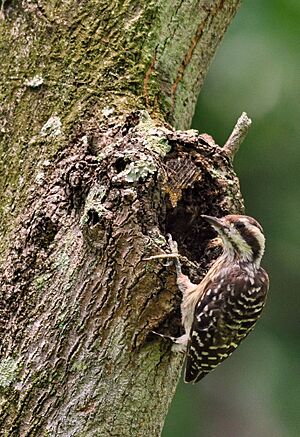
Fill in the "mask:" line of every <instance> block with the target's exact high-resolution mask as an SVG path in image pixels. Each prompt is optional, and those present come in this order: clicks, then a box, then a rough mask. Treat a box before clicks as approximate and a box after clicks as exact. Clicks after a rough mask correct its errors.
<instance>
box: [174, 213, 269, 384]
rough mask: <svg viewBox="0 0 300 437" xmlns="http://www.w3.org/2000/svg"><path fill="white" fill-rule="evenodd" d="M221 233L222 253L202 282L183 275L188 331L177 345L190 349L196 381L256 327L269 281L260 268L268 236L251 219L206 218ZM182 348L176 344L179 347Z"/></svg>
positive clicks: (189, 365)
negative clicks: (198, 282) (196, 281)
mask: <svg viewBox="0 0 300 437" xmlns="http://www.w3.org/2000/svg"><path fill="white" fill-rule="evenodd" d="M203 217H204V219H205V220H207V221H208V222H209V223H210V224H211V225H212V226H213V227H214V229H215V230H216V231H217V232H218V234H219V236H220V237H221V239H222V243H223V253H222V255H221V256H220V257H219V258H218V259H217V260H216V262H215V263H214V264H213V266H212V267H211V268H210V270H209V271H208V273H207V274H206V276H205V277H204V279H203V280H202V282H201V283H200V284H199V285H195V284H192V283H191V282H189V280H188V278H187V277H186V276H185V275H183V274H182V273H181V268H180V264H179V262H178V261H177V266H176V267H177V276H178V280H177V282H178V285H179V288H180V289H181V291H182V293H183V299H182V305H181V312H182V323H183V326H184V328H185V334H184V335H183V336H182V337H180V338H178V339H176V340H175V343H176V344H177V345H179V347H180V348H181V349H185V350H186V369H185V381H186V382H194V383H195V382H198V381H199V380H200V379H202V378H203V377H204V376H205V375H207V374H208V373H209V372H210V371H212V370H214V369H215V368H216V367H217V366H218V365H219V364H220V363H221V362H222V361H224V360H225V359H226V358H227V357H229V356H230V355H231V354H232V352H233V351H234V350H235V349H236V348H237V347H238V345H239V344H240V342H241V341H242V340H243V339H244V338H245V337H246V336H247V335H248V334H249V333H250V332H251V331H252V329H253V328H254V326H255V324H256V322H257V320H258V318H259V317H260V314H261V311H262V309H263V307H264V305H265V302H266V296H267V291H268V287H269V279H268V275H267V273H266V272H265V271H264V270H263V269H262V268H261V267H260V262H261V258H262V256H263V253H264V246H265V239H264V235H263V231H262V228H261V226H260V225H259V223H257V222H256V220H254V219H253V218H251V217H247V216H241V215H228V216H225V217H223V218H221V219H218V218H216V217H209V216H203ZM177 347H178V346H177Z"/></svg>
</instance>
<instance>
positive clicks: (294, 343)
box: [163, 0, 300, 437]
mask: <svg viewBox="0 0 300 437" xmlns="http://www.w3.org/2000/svg"><path fill="white" fill-rule="evenodd" d="M299 51H300V2H299V0H285V1H283V0H264V1H261V0H260V1H259V0H248V1H244V2H243V4H242V7H241V8H240V10H239V12H238V14H237V16H236V17H235V19H234V21H233V23H232V25H231V27H230V29H229V30H228V32H227V33H226V35H225V38H224V40H223V42H222V44H221V46H220V48H219V50H218V52H217V54H216V57H215V60H214V62H213V64H212V66H211V69H210V71H209V74H208V77H207V80H206V82H205V85H204V87H203V90H202V92H201V96H200V98H199V102H198V106H197V109H196V113H195V117H194V122H193V127H194V128H196V129H198V130H199V131H200V132H207V133H210V134H211V135H213V137H214V138H215V140H216V141H217V142H218V143H219V144H224V142H225V140H226V138H227V137H228V135H229V133H230V131H231V129H232V127H233V126H234V124H235V121H236V119H237V118H238V117H239V115H240V114H241V112H242V111H246V112H247V113H248V115H249V116H250V117H251V118H252V120H253V125H252V127H251V129H250V131H249V134H248V137H247V139H246V141H245V142H244V143H243V145H242V146H241V149H240V151H239V153H238V155H237V157H236V159H235V169H236V172H237V174H238V176H239V178H240V182H241V188H242V192H243V195H244V199H245V204H246V213H247V214H249V215H252V216H254V217H256V218H257V219H258V220H259V221H260V222H261V223H262V225H263V227H264V229H265V234H266V238H267V248H266V254H265V257H264V259H263V266H264V267H265V268H266V269H267V270H268V272H269V274H270V279H271V287H270V293H269V300H268V304H267V307H266V309H265V311H264V314H263V317H262V319H261V320H260V322H259V324H258V326H257V328H256V329H255V330H254V332H253V333H252V334H251V335H250V336H249V338H248V339H247V340H246V341H245V342H244V343H243V344H242V346H241V347H240V348H239V350H238V351H236V352H235V353H234V354H233V356H232V357H230V358H229V359H228V360H227V361H225V362H224V363H223V364H222V365H221V366H220V367H218V369H216V371H215V372H213V373H211V374H210V375H209V376H207V377H206V378H205V379H204V380H203V381H201V382H200V383H199V384H198V385H195V386H192V385H187V384H184V383H181V384H180V386H179V387H178V390H177V393H176V396H175V398H174V401H173V403H172V406H171V409H170V412H169V415H168V417H167V421H166V424H165V428H164V431H163V437H171V436H172V437H177V436H180V437H202V436H203V437H299V436H300V297H299V295H300V289H299V284H300V204H299V203H300V150H299V141H297V139H298V140H299V120H300V107H299V102H300V92H299V91H300V87H299V83H300V58H299ZM297 134H298V138H297Z"/></svg>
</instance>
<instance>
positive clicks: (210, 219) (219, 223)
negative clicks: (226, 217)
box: [201, 214, 224, 230]
mask: <svg viewBox="0 0 300 437" xmlns="http://www.w3.org/2000/svg"><path fill="white" fill-rule="evenodd" d="M201 217H202V218H204V219H205V220H207V221H208V223H210V224H211V225H212V226H213V227H214V228H215V229H216V230H218V229H222V228H224V223H223V222H222V219H220V218H217V217H211V216H210V215H204V214H202V215H201Z"/></svg>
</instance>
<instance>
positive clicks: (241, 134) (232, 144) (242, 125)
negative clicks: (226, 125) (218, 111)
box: [223, 112, 252, 160]
mask: <svg viewBox="0 0 300 437" xmlns="http://www.w3.org/2000/svg"><path fill="white" fill-rule="evenodd" d="M251 123H252V120H251V118H249V117H248V115H247V114H246V112H243V113H242V115H241V116H240V118H239V119H238V121H237V122H236V125H235V126H234V128H233V131H232V132H231V135H230V137H229V138H228V140H227V141H226V143H225V145H224V148H223V149H224V151H225V153H226V154H227V155H228V156H229V158H231V159H232V160H233V158H234V157H235V155H236V153H237V151H238V150H239V147H240V145H241V144H242V142H243V141H244V139H245V138H246V135H247V133H248V129H249V127H250V126H251Z"/></svg>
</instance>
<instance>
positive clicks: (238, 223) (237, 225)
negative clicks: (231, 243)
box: [235, 222, 245, 230]
mask: <svg viewBox="0 0 300 437" xmlns="http://www.w3.org/2000/svg"><path fill="white" fill-rule="evenodd" d="M235 227H236V229H238V230H241V229H244V227H245V223H243V222H237V223H236V224H235Z"/></svg>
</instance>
